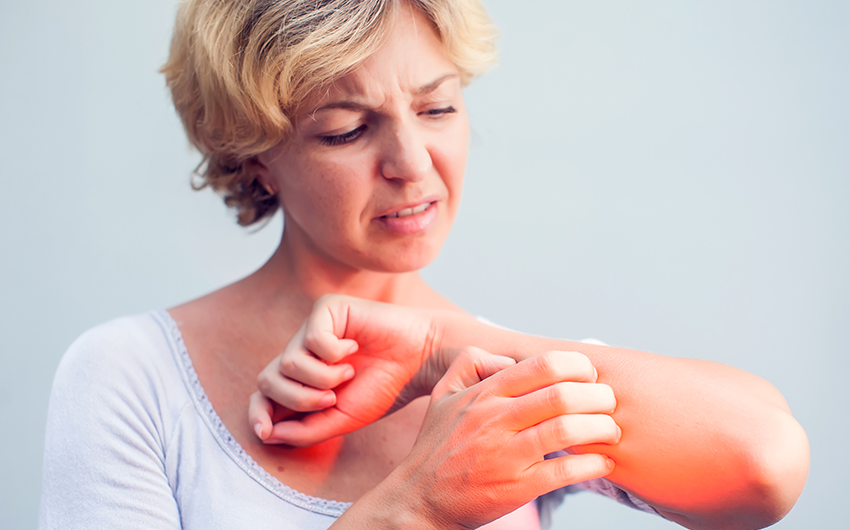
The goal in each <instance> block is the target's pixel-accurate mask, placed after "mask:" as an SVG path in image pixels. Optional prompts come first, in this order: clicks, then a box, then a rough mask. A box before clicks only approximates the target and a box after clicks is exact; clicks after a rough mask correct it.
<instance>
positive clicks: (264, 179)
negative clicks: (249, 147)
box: [244, 154, 278, 195]
mask: <svg viewBox="0 0 850 530" xmlns="http://www.w3.org/2000/svg"><path fill="white" fill-rule="evenodd" d="M244 164H245V169H246V170H247V171H248V173H249V174H251V175H255V176H256V177H255V178H256V179H257V182H259V183H260V185H261V186H262V187H263V188H265V190H266V191H267V192H268V194H269V195H277V191H278V189H277V182H275V179H274V177H273V176H272V173H271V171H270V170H269V166H268V165H267V164H266V162H265V160H264V157H263V155H262V154H260V155H255V156H252V157H251V158H249V159H248V160H246V161H245V162H244Z"/></svg>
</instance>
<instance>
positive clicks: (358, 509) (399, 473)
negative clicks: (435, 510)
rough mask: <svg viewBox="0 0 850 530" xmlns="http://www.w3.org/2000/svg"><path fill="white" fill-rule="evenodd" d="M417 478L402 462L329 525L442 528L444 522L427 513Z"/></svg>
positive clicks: (383, 529)
mask: <svg viewBox="0 0 850 530" xmlns="http://www.w3.org/2000/svg"><path fill="white" fill-rule="evenodd" d="M417 484H418V482H417V479H416V478H414V477H413V476H412V474H411V473H410V472H408V471H407V470H406V469H405V466H404V464H402V465H400V466H399V467H398V468H396V470H395V471H393V472H392V473H390V475H389V476H388V477H387V478H386V479H384V480H383V481H382V482H381V483H380V484H378V485H377V486H376V487H375V488H373V489H372V490H371V491H369V492H368V493H367V494H366V495H364V496H363V497H361V498H360V499H359V500H358V501H357V502H355V503H354V504H353V505H352V506H351V508H349V509H348V510H346V511H345V513H344V514H343V515H342V516H341V517H340V518H339V519H338V520H337V522H336V523H334V525H333V526H332V528H334V529H336V530H345V529H349V528H350V529H364V528H369V529H380V530H444V529H447V528H449V529H451V528H455V527H456V525H446V524H445V523H444V522H442V521H440V520H438V518H437V517H434V516H433V515H432V514H429V513H428V510H427V508H426V503H425V502H424V501H423V496H422V494H421V492H419V491H416V485H417Z"/></svg>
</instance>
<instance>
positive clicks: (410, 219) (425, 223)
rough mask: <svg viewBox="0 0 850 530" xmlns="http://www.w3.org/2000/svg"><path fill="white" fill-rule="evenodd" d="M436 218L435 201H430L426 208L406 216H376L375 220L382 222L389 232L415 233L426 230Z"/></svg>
mask: <svg viewBox="0 0 850 530" xmlns="http://www.w3.org/2000/svg"><path fill="white" fill-rule="evenodd" d="M436 220H437V202H436V201H435V202H432V203H431V206H429V207H428V209H427V210H425V211H424V212H421V213H417V214H414V215H408V216H407V217H378V218H377V219H376V221H378V222H379V223H382V224H383V225H384V226H385V227H387V228H388V229H389V230H390V231H391V232H395V233H397V234H405V235H407V234H416V233H419V232H422V231H424V230H427V229H428V227H429V226H431V225H432V224H434V221H436Z"/></svg>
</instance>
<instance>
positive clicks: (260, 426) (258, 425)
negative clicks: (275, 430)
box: [254, 422, 263, 440]
mask: <svg viewBox="0 0 850 530" xmlns="http://www.w3.org/2000/svg"><path fill="white" fill-rule="evenodd" d="M254 432H255V433H257V438H259V439H260V440H262V439H263V424H262V423H259V422H258V423H255V424H254Z"/></svg>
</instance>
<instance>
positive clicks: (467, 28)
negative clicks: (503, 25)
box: [162, 0, 496, 226]
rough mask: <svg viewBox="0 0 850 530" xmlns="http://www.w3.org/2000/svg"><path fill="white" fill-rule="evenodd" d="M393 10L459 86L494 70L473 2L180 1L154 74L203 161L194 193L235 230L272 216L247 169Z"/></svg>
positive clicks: (488, 35)
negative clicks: (428, 25)
mask: <svg viewBox="0 0 850 530" xmlns="http://www.w3.org/2000/svg"><path fill="white" fill-rule="evenodd" d="M402 2H407V4H408V5H410V6H412V7H413V8H415V9H417V10H418V11H420V12H421V13H423V14H424V15H425V16H426V17H427V18H428V19H430V20H431V21H432V23H433V24H434V28H435V29H436V31H437V33H438V35H439V36H440V39H441V41H442V43H443V46H444V49H445V52H446V55H447V57H448V58H449V59H450V60H451V61H452V62H453V63H454V64H455V65H456V66H457V68H458V70H459V71H460V75H461V81H462V82H463V83H464V84H467V83H468V82H469V81H470V80H471V79H472V78H473V77H475V76H477V75H479V74H481V73H483V72H484V71H486V70H487V69H488V68H489V67H490V66H491V65H492V64H494V63H495V59H496V49H495V40H496V29H495V27H494V26H493V24H492V22H491V21H490V18H489V17H488V16H487V13H486V11H485V10H484V7H483V5H481V2H480V0H184V1H183V2H182V4H181V5H180V9H179V12H178V15H177V22H176V25H175V28H174V36H173V38H172V42H171V52H170V54H169V57H168V62H166V64H165V66H163V67H162V72H163V73H164V74H165V78H166V82H167V84H168V88H169V89H170V90H171V95H172V99H173V101H174V106H175V108H176V109H177V113H178V114H179V115H180V118H181V119H182V121H183V126H184V127H185V129H186V133H187V135H188V136H189V140H190V141H191V142H192V144H193V145H194V146H195V147H197V148H198V150H199V151H200V152H201V154H202V155H203V161H202V162H201V164H200V165H199V166H198V169H197V171H196V173H197V175H198V176H199V177H200V179H201V182H200V184H198V185H195V188H196V189H201V188H204V187H206V186H212V188H213V189H214V190H215V191H216V192H218V193H219V194H221V195H223V197H224V202H225V203H226V204H227V205H228V206H231V207H233V208H234V209H235V210H236V213H237V219H238V222H239V224H240V225H243V226H247V225H250V224H252V223H255V222H257V221H259V220H261V219H263V218H265V217H268V216H271V215H272V214H274V212H275V211H276V210H277V208H278V206H279V203H278V200H277V197H276V196H275V195H273V194H270V193H268V192H267V191H266V190H265V188H264V187H263V186H262V184H261V183H260V182H259V181H258V180H257V178H256V175H255V174H252V171H251V164H250V163H248V162H249V160H250V159H251V158H252V157H254V156H256V155H258V154H260V153H262V152H265V151H267V150H268V149H270V148H271V147H273V146H274V145H276V144H278V143H279V142H280V141H282V140H284V139H285V138H286V137H287V135H288V134H289V133H290V132H291V130H292V122H291V118H292V116H293V115H294V114H295V112H297V111H298V106H299V104H300V103H301V102H302V101H303V100H304V99H305V97H306V96H307V95H308V94H309V93H310V92H312V91H313V90H315V89H317V88H319V87H321V86H324V85H327V84H329V83H331V82H332V81H333V80H334V79H337V78H339V77H341V76H343V75H345V74H346V73H348V72H350V71H351V70H352V69H354V68H355V67H356V66H357V65H358V64H360V63H361V62H362V61H363V60H365V59H366V58H367V57H368V56H369V55H371V54H372V53H374V52H375V51H376V50H377V49H378V47H379V46H380V45H381V44H382V43H383V42H384V40H385V39H386V37H387V35H388V34H389V32H390V31H391V30H392V25H393V21H394V16H395V13H396V11H397V8H398V5H399V4H401V3H402Z"/></svg>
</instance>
